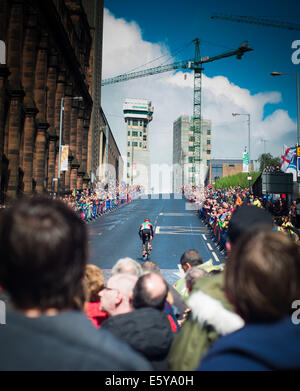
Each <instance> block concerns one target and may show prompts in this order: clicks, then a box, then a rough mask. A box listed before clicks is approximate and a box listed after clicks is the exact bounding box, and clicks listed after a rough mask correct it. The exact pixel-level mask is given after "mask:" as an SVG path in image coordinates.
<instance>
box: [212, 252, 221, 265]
mask: <svg viewBox="0 0 300 391" xmlns="http://www.w3.org/2000/svg"><path fill="white" fill-rule="evenodd" d="M212 255H213V257H214V258H215V260H216V261H217V262H218V263H220V262H221V261H220V260H219V258H218V257H217V256H216V254H215V253H214V252H212Z"/></svg>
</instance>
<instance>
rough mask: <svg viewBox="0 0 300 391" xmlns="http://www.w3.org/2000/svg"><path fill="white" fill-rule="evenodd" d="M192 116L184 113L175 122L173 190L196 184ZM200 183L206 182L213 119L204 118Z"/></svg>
mask: <svg viewBox="0 0 300 391" xmlns="http://www.w3.org/2000/svg"><path fill="white" fill-rule="evenodd" d="M192 125H193V119H192V117H190V116H188V115H182V116H181V117H179V118H178V119H177V120H176V121H174V123H173V166H174V171H173V192H174V193H177V192H178V191H180V189H181V186H182V185H184V184H194V183H195V177H194V166H193V161H194V150H195V147H194V142H195V139H194V134H193V131H192V130H191V126H192ZM201 146H202V147H201V159H202V161H201V163H200V184H203V185H204V183H205V180H206V176H207V174H208V167H209V163H210V159H211V121H209V120H205V119H203V120H202V133H201Z"/></svg>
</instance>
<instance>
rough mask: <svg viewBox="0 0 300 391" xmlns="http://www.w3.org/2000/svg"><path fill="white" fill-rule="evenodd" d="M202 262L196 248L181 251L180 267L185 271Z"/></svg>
mask: <svg viewBox="0 0 300 391" xmlns="http://www.w3.org/2000/svg"><path fill="white" fill-rule="evenodd" d="M202 263H203V260H202V256H201V254H200V253H199V252H198V251H197V250H188V251H186V252H185V253H183V254H182V256H181V258H180V264H181V267H182V269H183V270H184V271H185V272H186V271H187V270H188V269H191V268H192V267H194V266H198V265H201V264H202Z"/></svg>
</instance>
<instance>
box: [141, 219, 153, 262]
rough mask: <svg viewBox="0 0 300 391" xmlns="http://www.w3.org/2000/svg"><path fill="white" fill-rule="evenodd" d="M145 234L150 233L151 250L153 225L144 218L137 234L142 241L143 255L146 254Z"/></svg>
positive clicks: (150, 248)
mask: <svg viewBox="0 0 300 391" xmlns="http://www.w3.org/2000/svg"><path fill="white" fill-rule="evenodd" d="M146 234H149V235H150V238H149V250H152V239H153V236H154V232H153V225H152V224H151V222H150V220H149V219H145V220H144V222H143V223H142V224H141V226H140V229H139V236H140V238H141V240H142V241H143V257H144V256H145V255H146V247H145V241H146Z"/></svg>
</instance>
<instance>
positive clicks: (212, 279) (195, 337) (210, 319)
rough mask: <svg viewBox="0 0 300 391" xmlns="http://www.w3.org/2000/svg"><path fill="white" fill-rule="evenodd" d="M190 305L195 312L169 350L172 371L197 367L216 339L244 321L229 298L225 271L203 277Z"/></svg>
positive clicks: (193, 292)
mask: <svg viewBox="0 0 300 391" xmlns="http://www.w3.org/2000/svg"><path fill="white" fill-rule="evenodd" d="M188 306H189V308H190V309H191V312H190V313H189V315H188V317H187V319H186V321H185V322H184V324H183V326H182V328H181V330H180V332H179V334H178V335H177V336H176V337H175V339H174V341H173V344H172V347H171V350H170V353H169V360H168V362H169V370H172V371H193V370H195V369H196V368H197V367H198V366H199V363H200V361H201V359H202V358H203V356H204V355H205V353H206V352H207V351H208V349H209V348H210V346H211V345H212V343H213V342H214V341H216V339H218V338H219V337H220V336H223V335H226V334H229V333H232V332H234V331H236V330H238V329H239V328H241V327H243V325H244V322H243V320H242V319H241V318H240V317H239V316H238V315H236V314H235V313H234V312H233V309H232V307H231V305H230V304H229V303H228V301H227V299H226V298H225V295H224V282H223V273H220V274H216V275H213V276H205V277H201V278H199V279H198V281H197V282H196V284H195V287H194V289H193V291H192V294H191V295H190V297H189V299H188ZM216 369H217V368H216Z"/></svg>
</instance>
